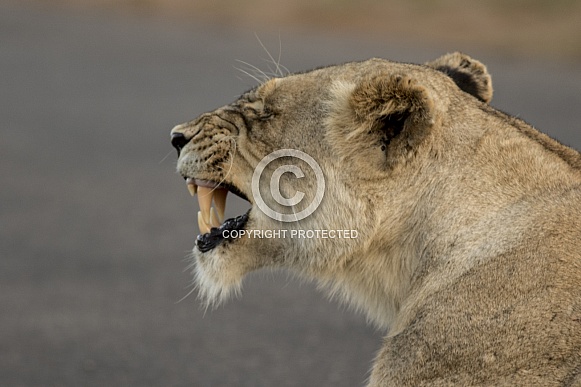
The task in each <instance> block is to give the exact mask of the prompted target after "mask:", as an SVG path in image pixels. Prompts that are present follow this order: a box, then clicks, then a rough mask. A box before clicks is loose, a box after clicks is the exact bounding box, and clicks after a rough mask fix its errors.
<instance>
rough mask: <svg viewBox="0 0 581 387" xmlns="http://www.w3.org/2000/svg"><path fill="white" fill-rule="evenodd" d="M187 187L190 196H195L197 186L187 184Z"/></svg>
mask: <svg viewBox="0 0 581 387" xmlns="http://www.w3.org/2000/svg"><path fill="white" fill-rule="evenodd" d="M187 187H188V191H190V195H192V196H196V191H197V190H198V186H197V185H195V184H194V183H188V184H187Z"/></svg>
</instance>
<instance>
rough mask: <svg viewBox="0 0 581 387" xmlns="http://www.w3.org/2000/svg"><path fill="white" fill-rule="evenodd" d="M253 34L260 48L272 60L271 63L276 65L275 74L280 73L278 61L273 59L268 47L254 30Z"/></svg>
mask: <svg viewBox="0 0 581 387" xmlns="http://www.w3.org/2000/svg"><path fill="white" fill-rule="evenodd" d="M254 36H255V37H256V39H257V40H258V43H260V45H261V46H262V48H263V49H264V51H265V52H266V55H268V57H269V58H270V60H271V61H272V64H274V65H275V66H276V71H277V74H280V66H279V64H278V62H277V61H275V60H274V57H273V56H272V55H271V54H270V52H269V51H268V49H267V48H266V46H265V45H264V43H262V40H260V38H259V37H258V34H257V33H256V32H255V33H254Z"/></svg>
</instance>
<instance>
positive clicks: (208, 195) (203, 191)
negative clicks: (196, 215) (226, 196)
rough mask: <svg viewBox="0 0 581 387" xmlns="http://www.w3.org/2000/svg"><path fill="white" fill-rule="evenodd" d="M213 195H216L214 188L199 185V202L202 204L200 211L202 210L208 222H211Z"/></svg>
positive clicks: (205, 220)
mask: <svg viewBox="0 0 581 387" xmlns="http://www.w3.org/2000/svg"><path fill="white" fill-rule="evenodd" d="M212 196H214V188H209V187H201V186H200V187H198V203H199V204H200V211H201V212H202V217H203V219H204V222H205V223H206V224H210V207H211V206H212Z"/></svg>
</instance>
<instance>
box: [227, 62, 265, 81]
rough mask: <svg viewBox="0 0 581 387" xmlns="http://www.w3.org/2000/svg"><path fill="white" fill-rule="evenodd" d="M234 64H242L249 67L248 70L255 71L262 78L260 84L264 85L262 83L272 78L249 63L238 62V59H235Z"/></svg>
mask: <svg viewBox="0 0 581 387" xmlns="http://www.w3.org/2000/svg"><path fill="white" fill-rule="evenodd" d="M236 62H238V63H242V64H243V65H246V66H248V67H250V69H252V70H255V71H256V72H257V73H259V74H261V75H262V76H263V77H264V80H263V81H262V82H261V83H264V82H266V81H268V80H269V79H270V78H272V74H271V75H269V74H267V73H265V72H264V71H262V70H261V69H259V68H258V67H256V66H254V65H253V64H251V63H248V62H244V61H243V60H240V59H236Z"/></svg>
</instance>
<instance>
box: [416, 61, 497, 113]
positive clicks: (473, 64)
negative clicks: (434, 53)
mask: <svg viewBox="0 0 581 387" xmlns="http://www.w3.org/2000/svg"><path fill="white" fill-rule="evenodd" d="M426 66H428V67H431V68H433V69H436V70H438V71H441V72H443V73H444V74H446V75H448V76H449V77H450V78H452V80H453V81H454V82H455V83H456V85H458V87H459V88H460V89H462V90H463V91H465V92H466V93H468V94H471V95H473V96H474V97H476V98H478V99H479V100H481V101H482V102H486V103H489V102H490V100H491V99H492V92H493V90H492V80H491V78H490V74H488V70H487V69H486V66H485V65H483V64H482V63H481V62H479V61H477V60H476V59H472V58H471V57H469V56H468V55H466V54H462V53H460V52H454V53H452V54H446V55H444V56H441V57H440V58H438V59H435V60H433V61H431V62H427V63H426Z"/></svg>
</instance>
